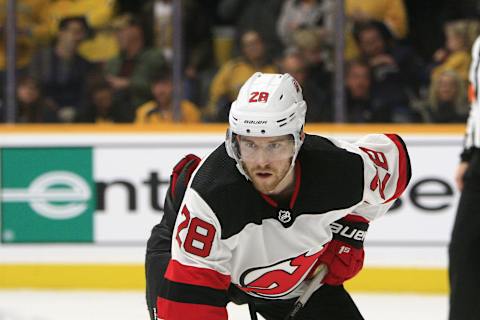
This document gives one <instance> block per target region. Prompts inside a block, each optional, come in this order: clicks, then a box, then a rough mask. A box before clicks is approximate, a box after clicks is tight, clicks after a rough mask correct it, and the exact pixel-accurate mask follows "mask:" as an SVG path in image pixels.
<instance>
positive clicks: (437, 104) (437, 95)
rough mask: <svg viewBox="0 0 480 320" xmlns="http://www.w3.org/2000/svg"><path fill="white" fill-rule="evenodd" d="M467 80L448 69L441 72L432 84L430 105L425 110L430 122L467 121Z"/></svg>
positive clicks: (426, 117)
mask: <svg viewBox="0 0 480 320" xmlns="http://www.w3.org/2000/svg"><path fill="white" fill-rule="evenodd" d="M466 91H467V90H466V89H465V82H464V81H463V79H462V78H461V77H460V75H459V74H458V73H457V72H455V71H453V70H447V71H443V72H442V73H440V74H439V75H438V76H437V77H436V78H435V79H434V80H433V81H432V84H431V86H430V93H429V99H428V105H427V107H426V109H425V110H424V112H423V115H424V117H425V119H426V120H427V121H428V122H435V123H451V122H465V121H466V119H467V116H468V110H469V107H468V103H467V94H466Z"/></svg>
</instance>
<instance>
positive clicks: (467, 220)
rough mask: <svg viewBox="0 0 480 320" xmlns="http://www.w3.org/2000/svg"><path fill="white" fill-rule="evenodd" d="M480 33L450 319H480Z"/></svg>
mask: <svg viewBox="0 0 480 320" xmlns="http://www.w3.org/2000/svg"><path fill="white" fill-rule="evenodd" d="M479 65H480V36H479V37H478V38H477V39H476V40H475V43H474V45H473V48H472V64H471V65H470V72H469V80H470V89H469V98H470V102H471V109H470V115H469V117H468V121H467V130H466V136H465V142H464V149H463V152H462V154H461V162H460V164H459V166H458V168H457V171H456V174H455V181H456V184H457V187H458V189H459V190H460V191H461V197H460V202H459V204H458V208H457V215H456V218H455V224H454V227H453V231H452V237H451V241H450V246H449V280H450V313H449V320H473V319H476V320H478V319H480V90H479V85H480V66H479Z"/></svg>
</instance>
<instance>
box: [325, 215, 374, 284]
mask: <svg viewBox="0 0 480 320" xmlns="http://www.w3.org/2000/svg"><path fill="white" fill-rule="evenodd" d="M330 229H331V230H332V232H333V239H332V240H331V241H330V242H329V243H328V245H327V248H326V250H325V252H324V253H323V254H322V255H321V256H320V258H319V262H320V263H324V264H326V265H327V267H328V273H327V275H326V276H325V278H324V279H323V283H326V284H329V285H332V286H338V285H341V284H342V283H343V282H344V281H346V280H348V279H351V278H353V277H354V276H355V275H357V274H358V273H359V272H360V270H361V269H362V267H363V259H364V257H365V253H364V251H363V241H364V240H365V235H366V234H367V229H368V220H366V219H365V218H363V217H360V216H356V215H348V216H346V217H344V218H342V219H340V220H337V221H335V222H334V223H332V224H331V225H330Z"/></svg>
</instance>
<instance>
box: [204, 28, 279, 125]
mask: <svg viewBox="0 0 480 320" xmlns="http://www.w3.org/2000/svg"><path fill="white" fill-rule="evenodd" d="M241 43H242V53H243V55H242V56H241V57H239V58H236V59H233V60H231V61H229V62H227V63H226V64H225V65H223V66H222V67H221V68H220V70H219V71H218V73H217V74H216V75H215V77H214V79H213V81H212V84H211V87H210V101H209V104H208V107H207V108H208V109H207V111H206V112H207V114H206V116H207V117H208V118H209V119H208V120H213V121H227V120H228V112H229V111H230V104H231V103H232V102H233V101H234V100H235V98H236V97H237V95H238V91H239V90H240V87H241V86H242V84H243V83H244V82H245V81H246V80H247V79H248V78H249V77H250V76H251V75H252V74H254V73H255V72H256V71H260V72H270V73H272V72H273V73H274V72H277V68H276V67H275V66H274V65H273V64H271V63H270V61H269V59H268V57H267V55H266V51H265V50H266V48H265V43H264V41H263V38H262V37H261V36H260V34H259V33H258V32H256V31H247V32H245V33H244V34H243V35H242V39H241Z"/></svg>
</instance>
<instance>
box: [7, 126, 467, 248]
mask: <svg viewBox="0 0 480 320" xmlns="http://www.w3.org/2000/svg"><path fill="white" fill-rule="evenodd" d="M402 137H403V138H404V140H405V142H406V144H407V147H408V149H409V153H410V157H411V163H412V180H411V182H410V185H409V187H408V188H407V190H406V192H405V193H404V195H403V196H402V197H401V199H400V201H397V203H396V204H395V206H394V208H393V209H392V210H391V211H390V212H389V213H387V215H386V216H384V217H382V218H380V219H378V220H377V221H375V222H373V223H372V224H371V227H370V229H369V235H368V237H367V242H368V243H369V244H370V245H379V246H384V245H387V246H388V245H419V246H425V245H427V246H428V245H433V246H445V245H446V244H447V243H448V240H449V237H450V232H451V227H452V223H453V219H454V215H455V209H456V203H457V201H458V191H457V190H456V189H455V186H454V179H453V174H454V170H455V167H456V165H457V164H458V159H459V158H458V155H459V153H460V150H461V146H462V136H460V135H454V134H452V135H443V136H433V135H424V136H421V135H408V134H407V135H405V134H403V135H402ZM335 138H345V139H347V140H354V139H355V138H356V137H355V136H342V135H339V136H335ZM26 141H28V143H26ZM222 141H223V136H222V135H221V134H218V135H217V134H211V135H203V136H200V137H199V135H195V134H186V135H181V136H179V135H169V134H156V135H153V136H150V137H147V138H145V136H135V135H132V136H127V137H125V136H116V135H107V136H105V135H100V136H96V135H92V134H88V135H84V136H81V135H80V136H79V135H75V136H74V137H69V136H68V135H66V136H65V137H64V138H59V137H58V136H55V137H52V138H51V139H50V140H49V138H48V136H47V137H45V136H42V137H38V136H35V135H31V136H30V137H26V136H25V135H22V136H19V137H18V139H17V140H16V137H15V136H13V137H12V136H9V139H8V144H3V145H0V169H1V172H0V178H1V182H0V186H1V190H0V191H1V200H2V201H1V213H0V214H1V219H0V221H1V228H0V231H1V242H2V243H3V244H8V243H77V242H78V243H95V244H102V245H143V244H144V243H145V241H146V239H147V238H148V236H149V234H150V230H151V228H152V227H153V226H154V225H155V224H156V223H158V222H159V221H160V220H161V218H162V214H163V201H164V197H165V192H166V190H167V187H168V181H169V177H170V173H171V170H172V167H173V166H174V165H175V163H176V162H177V161H178V160H180V159H181V158H182V157H183V156H184V155H186V154H188V153H194V154H197V155H199V156H200V157H204V156H206V155H207V154H208V153H209V152H211V151H212V150H213V149H214V148H216V147H217V146H218V145H219V144H220V143H222ZM318 179H319V180H321V179H322V177H318Z"/></svg>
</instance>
